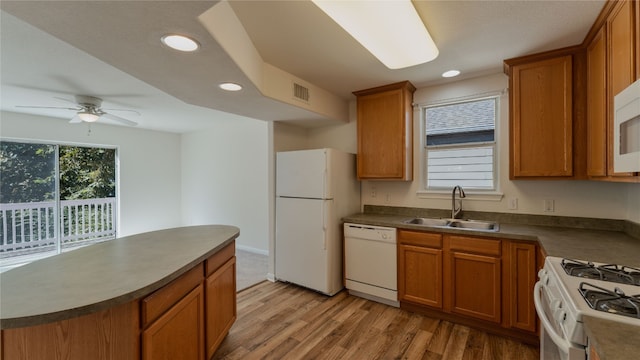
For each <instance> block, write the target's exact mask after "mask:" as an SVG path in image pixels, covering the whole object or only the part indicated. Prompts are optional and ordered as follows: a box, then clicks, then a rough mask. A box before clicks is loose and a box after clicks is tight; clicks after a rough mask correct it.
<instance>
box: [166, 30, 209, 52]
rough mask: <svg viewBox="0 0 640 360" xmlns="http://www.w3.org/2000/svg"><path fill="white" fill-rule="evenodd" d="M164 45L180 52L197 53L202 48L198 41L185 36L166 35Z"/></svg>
mask: <svg viewBox="0 0 640 360" xmlns="http://www.w3.org/2000/svg"><path fill="white" fill-rule="evenodd" d="M162 43H163V44H165V45H167V46H168V47H170V48H172V49H175V50H178V51H186V52H189V51H196V50H198V48H199V47H200V44H198V42H197V41H195V40H193V39H191V38H188V37H186V36H183V35H173V34H169V35H165V36H163V37H162Z"/></svg>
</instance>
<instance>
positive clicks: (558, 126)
mask: <svg viewBox="0 0 640 360" xmlns="http://www.w3.org/2000/svg"><path fill="white" fill-rule="evenodd" d="M510 81H511V86H510V91H511V100H510V101H511V104H510V105H511V106H510V114H511V115H510V145H511V146H510V158H511V161H510V177H511V178H512V179H515V178H519V177H540V176H544V177H548V176H567V177H568V176H572V175H573V138H572V137H573V132H572V129H573V111H572V94H573V91H572V88H573V86H572V81H573V74H572V56H571V55H565V56H559V57H554V58H551V59H545V60H539V61H533V62H530V63H524V64H518V65H514V66H512V67H511V70H510Z"/></svg>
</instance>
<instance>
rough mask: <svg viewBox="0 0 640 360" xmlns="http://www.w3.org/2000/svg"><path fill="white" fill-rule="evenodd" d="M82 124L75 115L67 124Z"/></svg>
mask: <svg viewBox="0 0 640 360" xmlns="http://www.w3.org/2000/svg"><path fill="white" fill-rule="evenodd" d="M81 122H82V119H80V116H78V115H76V116H74V117H73V118H71V120H69V124H79V123H81Z"/></svg>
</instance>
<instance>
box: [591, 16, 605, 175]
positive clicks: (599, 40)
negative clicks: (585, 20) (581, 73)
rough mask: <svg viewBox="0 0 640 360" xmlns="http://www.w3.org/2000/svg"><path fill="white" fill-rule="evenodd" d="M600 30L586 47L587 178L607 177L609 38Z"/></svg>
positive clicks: (603, 30)
mask: <svg viewBox="0 0 640 360" xmlns="http://www.w3.org/2000/svg"><path fill="white" fill-rule="evenodd" d="M606 30H607V29H606V27H603V28H602V29H600V31H599V32H598V34H597V35H596V36H595V38H594V39H593V41H592V42H591V44H589V46H588V47H587V175H588V176H590V177H599V176H607V132H608V131H607V111H608V106H607V46H606V45H607V37H606V34H607V32H606Z"/></svg>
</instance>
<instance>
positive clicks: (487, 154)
mask: <svg viewBox="0 0 640 360" xmlns="http://www.w3.org/2000/svg"><path fill="white" fill-rule="evenodd" d="M497 109H498V97H497V96H493V97H484V98H479V99H471V100H466V101H461V102H455V103H447V104H438V105H432V106H427V107H425V108H423V114H422V115H423V120H424V129H425V131H424V133H423V136H424V138H423V143H424V151H423V156H424V162H425V166H424V169H425V174H424V187H425V189H426V190H427V191H430V190H434V191H437V190H450V189H452V188H453V187H454V186H456V185H460V186H462V187H463V188H464V189H465V190H467V189H472V190H480V191H495V190H496V186H497V185H496V178H497V176H496V173H497V172H496V170H497V169H496V135H495V125H496V113H497Z"/></svg>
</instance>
